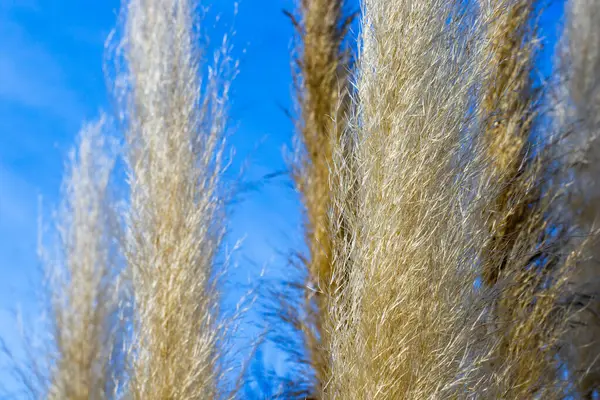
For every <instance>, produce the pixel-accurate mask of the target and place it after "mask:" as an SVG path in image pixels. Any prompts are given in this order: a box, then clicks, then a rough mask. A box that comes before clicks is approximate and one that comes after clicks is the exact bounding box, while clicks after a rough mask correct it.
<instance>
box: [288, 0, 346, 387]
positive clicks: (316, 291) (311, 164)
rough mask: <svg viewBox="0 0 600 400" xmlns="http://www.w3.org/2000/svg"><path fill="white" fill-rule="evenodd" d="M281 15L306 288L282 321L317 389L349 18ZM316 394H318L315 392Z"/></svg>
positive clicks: (311, 8) (311, 9) (312, 11)
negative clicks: (289, 50)
mask: <svg viewBox="0 0 600 400" xmlns="http://www.w3.org/2000/svg"><path fill="white" fill-rule="evenodd" d="M287 14H288V16H289V17H290V18H291V20H292V22H293V24H294V26H295V28H296V31H297V36H298V37H297V41H298V48H297V50H296V51H297V53H298V55H297V58H296V60H295V71H294V72H295V77H294V78H295V90H296V95H297V107H298V108H299V114H300V116H299V119H298V120H297V131H298V134H297V137H296V145H295V146H296V149H295V151H296V158H297V159H296V161H295V164H294V165H293V178H294V181H295V185H296V188H297V190H298V191H299V192H300V195H301V198H302V202H303V205H304V212H305V217H306V218H305V235H306V243H307V245H308V249H309V255H308V257H307V258H306V266H307V268H308V272H309V273H308V284H307V286H309V287H310V288H308V289H306V291H305V294H304V297H305V304H304V306H303V311H302V314H305V318H302V317H300V316H299V315H296V316H294V315H291V314H288V315H287V316H285V318H286V319H288V320H295V321H296V322H295V323H294V324H295V325H298V326H299V328H300V329H301V331H303V333H304V342H305V346H306V348H307V351H308V353H309V358H310V362H311V364H312V367H313V369H314V371H315V374H316V380H317V386H321V384H322V382H324V381H326V380H327V379H328V375H329V366H328V364H329V361H328V356H327V354H326V348H327V344H326V343H327V337H326V332H325V331H324V330H323V327H322V325H323V319H326V318H327V313H328V311H327V308H326V307H325V304H324V299H323V293H329V292H331V291H332V290H335V289H334V288H333V287H334V286H335V285H336V282H335V281H333V280H332V273H331V269H332V266H331V237H330V235H329V222H328V214H327V211H328V209H329V207H330V198H331V191H330V185H329V168H330V167H331V163H332V149H331V138H332V137H334V138H337V137H339V136H340V134H341V129H343V123H342V121H343V118H344V114H345V112H346V108H347V104H348V98H347V90H348V88H347V86H348V68H349V51H348V50H347V49H345V46H344V38H345V36H346V33H347V30H348V28H349V25H350V23H351V22H352V19H353V18H354V16H353V15H350V16H347V17H345V16H344V14H345V12H344V2H343V0H333V1H332V0H302V1H300V2H299V6H298V11H297V14H298V15H299V18H298V19H296V18H295V17H294V16H293V15H292V14H290V13H287ZM334 120H335V121H337V123H334V122H333V121H334ZM314 303H316V305H317V306H316V308H315V307H314ZM300 361H301V360H300ZM316 391H317V392H318V391H320V389H319V388H318V387H317V389H316Z"/></svg>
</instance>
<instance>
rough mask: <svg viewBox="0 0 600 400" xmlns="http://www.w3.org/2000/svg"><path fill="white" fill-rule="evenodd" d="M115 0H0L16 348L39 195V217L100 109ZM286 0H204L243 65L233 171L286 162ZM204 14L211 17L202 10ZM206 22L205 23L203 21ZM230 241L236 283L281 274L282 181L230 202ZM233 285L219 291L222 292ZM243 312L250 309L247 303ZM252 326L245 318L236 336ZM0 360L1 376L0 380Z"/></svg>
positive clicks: (8, 320)
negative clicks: (84, 127)
mask: <svg viewBox="0 0 600 400" xmlns="http://www.w3.org/2000/svg"><path fill="white" fill-rule="evenodd" d="M118 6H119V2H118V0H103V1H93V2H82V1H79V0H60V1H58V0H7V1H6V0H4V1H1V2H0V238H2V240H0V337H3V338H5V339H6V340H7V342H8V344H9V346H14V347H15V348H16V349H17V350H18V341H17V340H16V338H17V335H16V330H15V326H14V318H13V317H12V316H11V312H12V310H14V309H15V307H16V306H17V305H18V306H19V307H21V308H22V309H23V310H25V314H26V315H30V316H35V315H36V313H37V312H38V311H39V310H38V308H37V307H36V305H35V302H34V301H33V297H32V294H33V293H32V292H33V288H34V285H35V284H36V282H38V281H39V276H38V275H37V274H36V271H37V268H38V262H37V258H36V240H37V233H38V229H37V220H38V216H39V215H40V213H39V212H38V210H39V207H38V198H39V197H41V198H42V199H43V204H44V206H43V208H42V214H43V215H44V219H45V220H49V218H50V217H49V214H50V211H49V210H51V209H52V207H53V206H55V205H56V204H57V202H58V193H59V188H60V181H61V174H62V170H63V165H64V161H65V159H66V155H67V152H68V151H69V150H70V148H71V146H72V144H73V139H74V137H75V135H76V133H77V131H78V129H79V127H80V126H81V124H82V123H83V122H84V121H89V120H92V119H94V118H95V117H96V116H97V115H98V111H99V110H100V109H107V108H108V104H107V94H106V93H107V91H106V89H105V86H104V78H103V73H102V62H103V46H104V41H105V38H106V36H107V34H108V33H109V32H110V30H111V29H112V27H113V26H114V25H115V22H116V13H117V11H118ZM282 8H287V9H291V8H292V3H291V1H290V0H246V1H242V2H241V3H240V4H239V12H238V15H237V17H235V21H233V19H232V18H233V17H232V14H233V9H234V7H233V2H232V1H228V0H227V1H219V0H217V1H214V2H213V6H212V11H211V15H212V16H214V15H215V14H222V18H221V20H220V23H219V26H218V28H217V31H223V30H229V29H230V27H231V26H232V25H233V26H234V29H235V31H236V35H235V37H234V46H235V50H234V56H236V57H237V58H239V60H240V63H241V73H240V75H239V77H238V79H237V80H236V82H235V84H234V92H233V104H232V110H231V117H232V121H233V122H234V124H235V127H236V129H235V132H234V134H233V136H232V137H231V144H232V145H233V147H235V149H236V158H235V163H234V166H233V167H232V168H233V169H232V170H233V171H236V170H239V169H240V168H241V166H242V164H245V165H246V168H245V170H244V171H245V172H244V177H245V180H247V181H255V180H258V179H260V177H262V176H264V175H266V174H269V173H272V172H275V171H280V170H282V169H284V168H285V162H284V158H283V157H282V148H283V147H284V146H288V147H289V146H290V144H291V138H292V132H293V125H292V123H291V121H290V120H289V118H288V117H287V116H286V115H285V113H284V112H283V111H282V108H284V109H285V108H287V109H290V108H291V107H292V106H291V100H290V94H291V75H290V56H289V49H290V43H291V42H290V40H291V37H292V33H293V32H292V28H291V26H290V24H289V21H288V20H287V19H286V17H285V16H284V15H283V13H282V12H281V9H282ZM208 22H210V23H211V24H212V22H211V20H210V19H209V20H208ZM209 30H210V27H209ZM230 226H231V233H230V235H229V237H228V241H229V242H230V243H233V242H235V241H236V240H237V239H240V238H245V239H244V241H243V247H242V249H241V250H240V251H239V252H238V253H237V254H236V256H235V258H236V261H237V263H238V264H239V267H238V268H237V269H236V270H235V271H234V273H233V274H231V275H232V277H231V279H232V281H234V283H246V284H247V283H252V282H253V281H254V280H255V276H256V274H257V273H258V270H259V269H260V268H262V267H265V268H266V271H267V277H277V276H281V274H282V273H285V271H286V269H285V267H286V260H285V257H284V256H283V254H285V253H286V252H287V251H288V249H289V248H291V247H295V246H297V245H299V242H298V239H295V243H294V240H292V238H301V237H302V236H301V230H300V229H301V215H300V213H299V207H298V202H297V198H296V195H295V194H294V192H293V190H292V189H290V188H289V185H288V182H286V180H285V179H278V180H274V181H272V182H270V183H268V184H266V185H262V186H261V187H260V189H257V190H254V191H251V192H248V193H246V194H245V195H244V196H243V201H242V202H241V203H238V204H237V205H236V206H235V208H234V209H233V214H232V216H231V219H230ZM239 294H240V293H232V294H230V295H229V296H228V299H229V300H231V302H233V301H235V298H236V297H237V296H238V295H239ZM249 318H250V319H258V318H259V317H258V315H257V314H256V313H251V314H250V315H249ZM256 333H257V330H256V329H255V328H252V327H251V326H244V327H243V330H242V332H241V334H242V339H241V340H242V341H243V340H245V339H244V338H248V337H252V336H255V335H256ZM265 352H266V353H267V355H266V356H265V357H266V359H268V361H269V363H271V364H272V365H273V367H274V368H276V369H278V370H282V369H285V367H284V363H283V355H278V354H276V353H275V352H273V351H272V350H269V348H266V349H265ZM7 379H8V377H7V375H6V373H5V372H3V371H2V370H0V386H1V385H2V384H3V382H4V383H6V382H7Z"/></svg>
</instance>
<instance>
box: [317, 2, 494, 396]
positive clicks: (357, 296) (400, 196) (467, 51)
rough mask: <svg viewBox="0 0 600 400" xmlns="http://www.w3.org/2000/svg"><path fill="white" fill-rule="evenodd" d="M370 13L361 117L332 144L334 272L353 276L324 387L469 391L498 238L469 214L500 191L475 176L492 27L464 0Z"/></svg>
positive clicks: (385, 5)
mask: <svg viewBox="0 0 600 400" xmlns="http://www.w3.org/2000/svg"><path fill="white" fill-rule="evenodd" d="M363 7H364V9H363V13H364V17H363V22H362V47H361V53H360V57H359V60H358V78H357V83H356V86H357V94H356V99H355V101H354V106H355V108H356V111H355V117H354V118H353V119H352V120H351V121H352V124H351V126H350V127H349V128H348V129H347V131H346V134H345V135H344V136H343V137H342V139H341V140H338V142H337V144H336V145H335V151H334V154H335V163H334V167H333V168H334V171H335V173H334V178H333V182H334V188H335V190H334V203H333V207H332V224H333V232H334V234H332V237H333V238H335V240H336V241H335V243H334V257H333V266H334V278H335V277H336V274H337V276H338V277H341V276H347V282H348V283H347V285H345V286H343V287H341V288H340V290H338V291H337V292H335V293H334V295H333V296H331V298H330V301H331V303H330V305H329V307H330V311H329V312H330V313H331V315H332V318H331V322H330V324H329V325H328V326H327V328H328V334H329V335H330V338H331V339H330V341H331V343H330V348H331V350H330V351H331V359H332V373H331V379H330V381H329V382H327V383H326V385H325V387H324V393H323V395H324V397H325V398H336V399H338V398H339V399H350V398H352V399H396V398H398V399H400V398H402V399H424V398H453V397H457V398H460V397H463V396H464V395H465V393H467V392H468V389H469V388H470V387H471V386H472V385H473V384H474V382H473V381H472V379H471V378H472V377H474V376H475V374H474V370H475V369H477V368H478V357H479V356H478V354H477V353H474V352H473V349H472V348H474V347H475V344H474V343H473V342H472V341H471V339H472V338H473V332H472V331H473V330H474V329H476V328H477V324H478V320H479V318H478V317H479V315H480V314H481V313H482V312H483V310H482V309H478V307H479V306H480V304H481V302H480V301H478V300H479V294H478V293H477V291H476V290H475V287H474V285H473V283H474V282H475V278H476V274H477V272H476V268H475V266H476V262H475V259H476V257H477V256H478V254H479V251H480V249H481V246H482V245H483V243H484V242H485V240H486V238H487V234H486V233H485V231H483V230H476V229H474V228H473V227H475V225H474V224H473V221H472V220H473V219H477V218H480V215H481V213H482V211H481V209H480V204H481V202H482V200H481V197H483V196H485V195H487V192H488V191H490V190H491V187H490V186H493V182H491V181H485V180H481V179H478V178H477V177H478V174H479V171H480V169H481V167H482V163H481V160H480V158H481V157H482V156H483V155H484V149H485V148H484V147H483V146H482V143H481V141H479V140H477V138H476V137H473V136H472V135H471V134H472V132H473V131H472V130H471V129H472V128H473V126H472V122H473V121H472V120H471V119H470V116H471V113H470V110H472V104H473V102H476V103H475V104H478V103H477V102H479V101H480V99H479V98H478V95H477V91H476V90H475V88H477V87H478V84H479V83H480V82H481V79H482V77H483V75H484V72H485V71H486V65H487V63H486V61H485V60H486V57H485V55H484V53H483V50H484V44H485V42H484V41H483V37H482V31H481V29H482V26H483V24H484V22H485V21H482V20H479V19H477V18H474V17H473V18H472V14H471V10H467V9H465V8H463V7H465V5H461V4H458V3H457V2H454V1H445V0H427V1H419V2H413V1H408V0H407V1H402V0H400V1H393V2H391V1H383V0H366V1H365V2H364V3H363ZM466 7H468V6H466ZM352 188H357V191H356V193H355V194H354V193H353V190H352ZM351 204H355V205H354V206H352V205H351ZM338 233H339V234H338ZM342 238H344V239H342Z"/></svg>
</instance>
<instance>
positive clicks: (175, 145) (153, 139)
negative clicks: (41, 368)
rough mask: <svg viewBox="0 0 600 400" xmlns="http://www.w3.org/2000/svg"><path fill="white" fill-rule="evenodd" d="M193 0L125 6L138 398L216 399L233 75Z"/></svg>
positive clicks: (129, 253)
mask: <svg viewBox="0 0 600 400" xmlns="http://www.w3.org/2000/svg"><path fill="white" fill-rule="evenodd" d="M199 12H200V9H199V7H198V5H197V4H196V2H194V1H191V0H131V1H129V2H127V4H126V6H125V9H124V13H125V27H124V34H123V42H122V43H121V49H122V51H123V55H124V61H125V66H126V74H125V76H124V80H122V81H118V83H119V84H120V85H122V86H121V87H120V88H121V89H123V90H124V92H123V93H122V95H123V98H122V100H123V103H124V107H125V110H124V111H126V112H125V114H124V115H125V116H126V120H125V123H126V130H127V132H126V139H127V146H128V147H127V161H128V166H129V173H128V181H129V185H130V189H131V199H130V212H129V216H128V221H127V223H128V241H127V249H126V258H127V263H128V268H129V271H130V273H131V276H132V286H133V292H134V310H133V312H134V323H133V328H134V337H133V339H132V340H133V341H132V349H131V350H130V352H131V356H132V358H133V361H132V366H131V372H130V374H131V377H130V384H129V385H128V391H129V392H130V396H131V397H132V398H135V399H199V398H200V399H213V398H217V397H218V393H219V392H218V381H219V379H220V377H221V376H220V375H221V373H220V372H219V371H220V369H219V363H218V360H219V357H220V355H221V353H220V349H219V346H218V342H219V340H220V339H222V335H223V332H224V331H223V326H222V325H221V323H220V320H219V313H218V301H219V296H218V291H217V289H216V287H215V281H214V278H215V276H216V275H218V274H219V271H215V269H214V263H215V256H216V253H217V250H218V249H219V246H220V243H221V241H222V238H223V234H224V227H225V225H224V222H223V211H224V209H223V206H224V198H223V197H222V191H221V186H220V184H221V174H222V172H223V169H224V167H225V163H226V161H225V160H224V157H223V147H224V134H225V129H226V122H227V107H228V95H229V88H230V79H232V78H233V76H234V75H235V70H236V68H237V64H236V63H235V62H233V61H232V60H231V59H230V57H229V44H228V42H227V39H226V38H224V39H223V42H222V46H221V47H220V48H219V49H218V50H217V51H216V52H215V53H214V54H215V57H214V60H213V61H214V64H212V65H211V66H208V65H207V63H206V62H205V61H204V58H203V56H204V52H206V48H203V47H200V46H202V43H203V42H202V40H201V37H200V35H199V27H198V25H197V17H198V15H199V14H198V13H199Z"/></svg>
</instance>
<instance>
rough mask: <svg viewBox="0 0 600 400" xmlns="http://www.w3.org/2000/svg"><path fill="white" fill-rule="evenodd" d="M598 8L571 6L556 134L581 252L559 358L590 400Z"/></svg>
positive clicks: (599, 154)
mask: <svg viewBox="0 0 600 400" xmlns="http://www.w3.org/2000/svg"><path fill="white" fill-rule="evenodd" d="M599 43H600V3H598V2H596V1H592V0H571V1H570V2H568V3H567V6H566V22H565V27H564V33H563V38H562V39H561V42H560V44H559V50H558V51H559V53H558V64H559V71H558V72H559V80H560V82H559V83H560V87H559V90H560V92H559V94H558V98H559V104H558V110H557V116H556V120H557V122H558V124H559V129H561V130H563V131H566V132H569V135H568V137H566V138H565V139H564V140H563V141H562V142H561V143H560V145H561V148H562V149H563V152H565V153H567V156H568V160H569V165H570V169H569V170H568V171H566V178H565V180H566V181H567V182H571V185H570V188H569V194H570V196H569V198H568V202H567V204H566V206H565V209H564V210H563V211H564V212H565V213H566V214H567V215H569V216H570V217H571V218H572V221H573V223H574V228H573V229H574V235H573V236H572V238H571V246H572V247H573V248H575V249H580V251H581V253H582V254H581V256H580V258H579V259H578V260H577V263H576V266H575V269H574V272H573V275H572V276H571V277H570V279H569V281H568V282H567V290H566V293H565V299H564V301H565V302H567V303H569V304H571V305H572V308H573V311H574V312H573V315H571V316H570V318H569V322H570V323H569V329H568V330H567V331H566V333H565V337H564V341H565V343H564V349H563V350H564V351H563V353H562V356H563V357H564V362H565V364H566V366H567V368H568V369H569V371H570V374H571V377H572V379H573V380H574V381H575V384H576V388H577V390H578V391H579V394H580V395H581V396H582V397H583V398H586V399H591V398H593V396H594V392H595V391H596V392H597V391H598V390H600V341H599V339H598V338H599V337H600V290H599V289H600V279H599V277H600V265H599V261H598V260H599V258H598V257H599V255H600V253H599V251H598V250H599V249H600V247H599V246H600V244H599V241H598V233H599V231H598V224H599V223H600V210H599V209H598V204H600V203H599V202H600V190H599V186H598V176H600V141H598V134H599V133H600V114H599V110H600V90H599V88H600V87H599V86H598V85H599V82H600V81H599V79H598V76H599V75H598V74H599V71H600V47H599Z"/></svg>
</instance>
